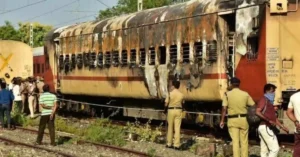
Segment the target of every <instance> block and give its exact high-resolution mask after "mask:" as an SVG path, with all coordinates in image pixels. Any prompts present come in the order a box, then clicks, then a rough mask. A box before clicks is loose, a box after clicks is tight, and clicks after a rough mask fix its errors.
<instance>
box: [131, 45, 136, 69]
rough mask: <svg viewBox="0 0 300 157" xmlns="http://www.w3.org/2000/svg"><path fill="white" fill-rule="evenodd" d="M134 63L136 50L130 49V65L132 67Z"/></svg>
mask: <svg viewBox="0 0 300 157" xmlns="http://www.w3.org/2000/svg"><path fill="white" fill-rule="evenodd" d="M135 65H136V50H134V49H132V50H131V51H130V67H131V68H133V67H134V66H135Z"/></svg>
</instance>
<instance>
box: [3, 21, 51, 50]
mask: <svg viewBox="0 0 300 157" xmlns="http://www.w3.org/2000/svg"><path fill="white" fill-rule="evenodd" d="M32 25H33V46H34V47H39V46H43V42H44V36H45V35H46V33H47V32H49V31H50V30H51V29H52V26H48V25H42V24H40V23H33V24H32ZM29 30H30V23H19V29H16V28H15V27H14V26H13V25H12V24H11V23H10V22H9V21H6V22H5V25H4V26H0V39H2V40H16V41H22V42H24V43H26V44H29V39H30V31H29Z"/></svg>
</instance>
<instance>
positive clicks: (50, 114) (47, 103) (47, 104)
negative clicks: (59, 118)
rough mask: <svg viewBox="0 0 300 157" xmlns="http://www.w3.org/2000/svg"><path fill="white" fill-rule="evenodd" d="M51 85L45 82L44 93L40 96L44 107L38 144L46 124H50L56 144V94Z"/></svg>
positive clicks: (53, 140) (53, 142)
mask: <svg viewBox="0 0 300 157" xmlns="http://www.w3.org/2000/svg"><path fill="white" fill-rule="evenodd" d="M49 90H50V88H49V85H47V84H45V85H44V86H43V91H44V93H43V94H42V95H41V96H40V100H39V104H40V107H41V108H42V113H41V119H40V125H39V133H38V137H37V141H36V144H41V142H42V140H43V135H44V131H45V128H46V125H48V129H49V133H50V140H51V145H52V146H55V128H54V119H55V111H56V108H57V104H56V100H57V99H56V96H55V95H54V94H51V93H50V92H49Z"/></svg>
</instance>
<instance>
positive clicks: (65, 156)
mask: <svg viewBox="0 0 300 157" xmlns="http://www.w3.org/2000/svg"><path fill="white" fill-rule="evenodd" d="M0 141H3V142H7V143H11V144H14V145H19V146H24V147H27V148H33V149H38V150H42V151H47V152H49V153H54V154H57V155H60V156H64V157H74V156H72V155H69V154H66V153H63V152H59V151H55V150H51V149H48V148H42V147H38V146H35V145H30V144H27V143H22V142H18V141H14V140H11V139H8V138H4V137H0Z"/></svg>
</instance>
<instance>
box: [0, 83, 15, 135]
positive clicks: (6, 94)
mask: <svg viewBox="0 0 300 157" xmlns="http://www.w3.org/2000/svg"><path fill="white" fill-rule="evenodd" d="M13 100H14V95H13V94H12V92H11V91H9V90H7V89H6V83H1V91H0V121H1V126H2V128H4V114H5V115H6V118H7V128H8V129H12V128H11V117H10V112H11V107H12V106H11V105H12V102H13Z"/></svg>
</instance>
